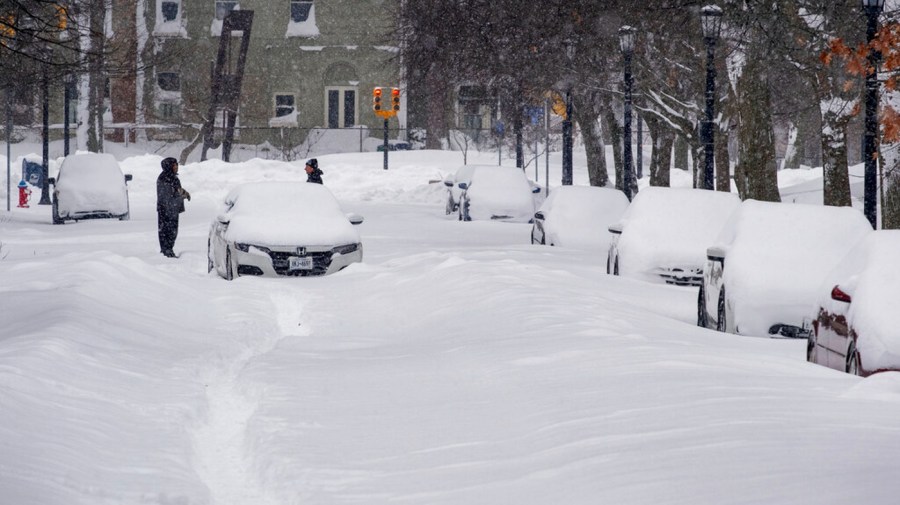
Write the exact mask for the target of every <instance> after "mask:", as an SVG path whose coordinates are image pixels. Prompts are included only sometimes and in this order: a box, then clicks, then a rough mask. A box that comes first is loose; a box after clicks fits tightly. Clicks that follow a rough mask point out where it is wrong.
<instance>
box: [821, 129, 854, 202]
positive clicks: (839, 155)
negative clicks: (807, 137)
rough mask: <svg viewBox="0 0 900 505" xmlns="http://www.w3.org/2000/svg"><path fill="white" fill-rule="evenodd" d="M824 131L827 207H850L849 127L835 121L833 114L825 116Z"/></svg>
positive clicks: (824, 172) (824, 188) (823, 155)
mask: <svg viewBox="0 0 900 505" xmlns="http://www.w3.org/2000/svg"><path fill="white" fill-rule="evenodd" d="M822 119H823V123H824V124H825V125H826V127H825V128H823V129H822V176H823V179H824V181H823V190H824V196H823V198H822V202H823V203H824V204H825V205H833V206H836V207H849V206H851V204H852V202H851V200H850V176H849V172H848V170H849V167H848V166H847V125H846V123H845V124H840V123H839V122H836V121H834V119H835V118H834V115H833V114H825V115H824V116H823V118H822Z"/></svg>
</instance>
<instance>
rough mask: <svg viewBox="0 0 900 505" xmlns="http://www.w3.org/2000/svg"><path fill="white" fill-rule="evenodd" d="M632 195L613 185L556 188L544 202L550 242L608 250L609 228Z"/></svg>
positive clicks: (626, 205) (542, 206)
mask: <svg viewBox="0 0 900 505" xmlns="http://www.w3.org/2000/svg"><path fill="white" fill-rule="evenodd" d="M627 208H628V198H626V197H625V193H623V192H621V191H619V190H617V189H613V188H601V187H596V186H560V187H558V188H553V190H552V191H551V192H550V196H548V197H547V199H546V200H545V201H544V203H543V205H541V208H540V210H541V211H544V216H545V219H544V230H545V233H547V234H548V235H550V239H549V240H548V243H550V242H552V243H553V244H555V245H561V246H565V247H592V248H598V249H602V250H604V251H605V250H606V249H607V248H608V247H609V241H610V236H609V233H608V232H607V229H608V228H609V226H610V225H612V224H615V223H618V222H619V220H620V219H621V218H622V214H623V213H624V212H625V209H627Z"/></svg>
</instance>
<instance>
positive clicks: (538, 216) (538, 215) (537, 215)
mask: <svg viewBox="0 0 900 505" xmlns="http://www.w3.org/2000/svg"><path fill="white" fill-rule="evenodd" d="M534 218H535V219H537V220H539V221H543V220H544V213H543V212H542V211H538V212H535V213H534Z"/></svg>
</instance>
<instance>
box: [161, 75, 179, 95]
mask: <svg viewBox="0 0 900 505" xmlns="http://www.w3.org/2000/svg"><path fill="white" fill-rule="evenodd" d="M156 85H157V86H159V89H161V90H163V91H181V77H180V76H179V75H178V73H177V72H160V73H158V74H156Z"/></svg>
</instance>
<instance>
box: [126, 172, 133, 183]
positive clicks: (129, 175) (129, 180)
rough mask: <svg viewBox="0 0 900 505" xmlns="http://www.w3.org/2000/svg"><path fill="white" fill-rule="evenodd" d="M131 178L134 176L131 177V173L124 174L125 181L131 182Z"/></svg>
mask: <svg viewBox="0 0 900 505" xmlns="http://www.w3.org/2000/svg"><path fill="white" fill-rule="evenodd" d="M132 179H134V177H132V176H131V174H125V182H131V180H132Z"/></svg>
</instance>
